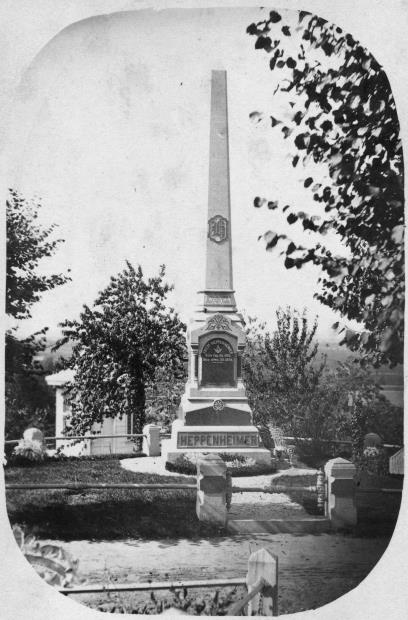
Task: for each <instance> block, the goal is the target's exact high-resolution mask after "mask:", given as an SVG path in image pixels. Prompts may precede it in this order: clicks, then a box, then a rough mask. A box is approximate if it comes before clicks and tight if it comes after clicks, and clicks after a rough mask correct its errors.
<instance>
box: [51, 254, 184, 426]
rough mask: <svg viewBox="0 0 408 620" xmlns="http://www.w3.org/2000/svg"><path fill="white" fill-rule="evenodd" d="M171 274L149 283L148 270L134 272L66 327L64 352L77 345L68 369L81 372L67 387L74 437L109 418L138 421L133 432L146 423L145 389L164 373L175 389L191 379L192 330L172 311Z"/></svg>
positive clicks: (121, 275) (113, 282)
mask: <svg viewBox="0 0 408 620" xmlns="http://www.w3.org/2000/svg"><path fill="white" fill-rule="evenodd" d="M164 276H165V269H164V266H162V267H161V269H160V272H159V274H158V276H156V277H152V278H148V279H145V278H144V275H143V272H142V269H141V267H138V269H134V267H133V266H132V265H131V264H130V263H129V262H127V267H126V268H125V269H124V270H123V271H122V272H121V273H119V274H118V275H117V276H114V277H111V280H110V283H109V285H108V286H107V287H106V288H105V289H104V290H103V291H102V292H100V293H99V295H98V297H97V299H96V300H95V302H94V304H93V307H92V308H89V307H88V306H84V307H83V311H82V312H81V315H80V318H79V320H73V321H69V320H67V321H65V322H64V323H63V324H62V328H63V338H62V339H61V340H60V341H59V342H58V343H57V345H56V346H57V347H58V346H62V345H63V344H65V343H66V342H68V341H72V342H73V349H72V356H71V358H70V359H69V360H68V361H66V362H65V366H68V367H70V368H72V369H73V370H74V380H73V381H72V383H71V384H69V385H68V386H67V391H66V397H67V399H68V401H69V402H70V403H71V407H72V416H71V420H70V431H72V432H73V433H74V434H82V433H85V432H87V431H89V430H90V429H91V428H92V425H93V424H94V423H100V422H102V421H103V419H104V418H105V417H115V416H120V417H122V416H128V415H132V414H133V420H134V431H133V432H141V429H142V426H143V424H144V421H145V404H146V387H147V385H148V384H149V383H151V382H153V381H154V379H155V376H156V372H157V369H159V368H163V369H165V371H166V376H167V377H169V376H170V375H171V376H172V377H173V378H174V381H175V382H176V381H177V379H178V378H179V377H182V376H184V365H183V358H184V355H185V337H184V331H185V326H184V324H183V323H182V322H181V321H180V319H179V317H178V315H177V313H176V312H175V311H174V310H173V309H172V308H168V306H167V303H166V302H167V300H166V298H167V294H168V293H169V292H170V291H171V290H172V288H173V287H172V286H170V285H169V284H167V283H166V282H165V281H164Z"/></svg>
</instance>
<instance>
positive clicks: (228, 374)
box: [162, 71, 271, 463]
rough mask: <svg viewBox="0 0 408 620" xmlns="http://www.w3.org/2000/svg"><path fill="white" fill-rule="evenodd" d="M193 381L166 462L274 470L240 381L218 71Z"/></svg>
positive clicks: (190, 334)
mask: <svg viewBox="0 0 408 620" xmlns="http://www.w3.org/2000/svg"><path fill="white" fill-rule="evenodd" d="M187 347H188V379H187V383H186V388H185V392H184V394H183V397H182V399H181V403H180V407H179V411H178V418H177V420H175V421H174V422H173V425H172V435H171V439H169V440H167V441H165V442H163V445H162V456H163V459H164V460H165V461H166V462H172V463H175V462H176V461H177V459H178V458H180V457H182V456H186V455H188V456H190V457H192V458H193V459H194V457H197V456H198V455H199V454H202V453H204V452H207V453H208V452H217V453H226V452H228V453H232V454H239V455H246V456H249V457H251V458H253V459H254V460H256V461H257V462H263V463H270V461H271V455H270V452H269V450H266V449H265V448H263V447H262V445H261V440H260V435H259V431H258V429H257V428H256V427H255V426H253V423H252V413H251V409H250V406H249V404H248V399H247V397H246V393H245V387H244V385H243V382H242V377H241V357H242V354H243V350H244V347H245V331H244V321H243V318H242V316H241V315H240V314H239V313H238V312H237V308H236V304H235V297H234V290H233V280H232V244H231V204H230V179H229V152H228V103H227V74H226V72H225V71H213V72H212V78H211V126H210V159H209V181H208V222H207V239H206V271H205V288H204V289H203V290H201V291H199V305H198V308H197V312H196V313H195V316H194V317H193V319H192V321H191V323H190V326H189V328H188V331H187Z"/></svg>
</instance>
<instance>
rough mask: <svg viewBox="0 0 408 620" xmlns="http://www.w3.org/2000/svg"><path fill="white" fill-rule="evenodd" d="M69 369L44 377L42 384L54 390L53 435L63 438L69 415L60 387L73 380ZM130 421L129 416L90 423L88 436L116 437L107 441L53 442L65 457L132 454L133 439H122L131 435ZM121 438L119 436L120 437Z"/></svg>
mask: <svg viewBox="0 0 408 620" xmlns="http://www.w3.org/2000/svg"><path fill="white" fill-rule="evenodd" d="M73 374H74V373H73V371H72V370H71V369H66V370H61V371H60V372H57V373H56V374H54V375H48V377H46V379H45V380H46V382H47V383H48V385H50V386H52V387H53V388H55V436H56V437H63V435H64V431H65V428H66V426H67V422H68V419H69V417H70V415H71V407H70V405H69V403H67V401H66V399H65V398H64V394H63V392H64V387H65V385H66V384H67V383H68V382H69V381H71V380H72V379H73ZM132 427H133V420H132V419H131V417H130V418H129V416H124V417H122V419H120V418H119V417H115V418H105V419H104V421H103V422H102V424H94V425H93V427H92V430H91V432H90V433H89V435H93V434H94V433H97V435H96V437H98V435H109V436H112V435H116V436H115V437H109V438H107V439H103V438H99V437H98V438H96V439H87V440H84V441H80V442H75V441H72V440H68V439H63V440H57V442H56V445H57V447H58V446H63V447H62V452H63V453H64V454H66V455H67V456H74V455H75V456H77V455H90V456H91V455H100V454H134V453H135V452H136V444H135V442H134V440H132V439H130V438H127V437H123V435H129V434H131V433H132V432H133V431H132ZM118 435H119V436H118ZM121 435H122V436H121Z"/></svg>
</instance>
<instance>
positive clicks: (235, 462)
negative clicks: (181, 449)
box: [166, 452, 276, 476]
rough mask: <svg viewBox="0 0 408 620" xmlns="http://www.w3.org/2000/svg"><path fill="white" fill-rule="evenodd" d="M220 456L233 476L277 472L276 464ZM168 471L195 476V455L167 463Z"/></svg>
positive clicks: (243, 457)
mask: <svg viewBox="0 0 408 620" xmlns="http://www.w3.org/2000/svg"><path fill="white" fill-rule="evenodd" d="M218 456H220V457H221V458H222V460H223V461H224V462H225V463H226V464H227V468H228V469H229V470H230V471H231V475H232V476H259V475H261V474H270V473H273V472H274V471H276V466H275V464H274V463H272V465H267V464H266V463H257V462H256V461H255V459H252V458H250V457H247V456H244V455H243V454H234V453H230V452H221V453H219V455H218ZM166 469H167V470H168V471H171V472H176V473H179V474H185V475H187V476H195V475H196V474H197V465H196V457H195V456H194V455H192V456H191V457H188V456H186V455H184V454H183V455H180V456H179V457H177V459H176V461H175V462H174V463H170V462H167V463H166Z"/></svg>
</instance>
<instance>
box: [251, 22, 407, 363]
mask: <svg viewBox="0 0 408 620" xmlns="http://www.w3.org/2000/svg"><path fill="white" fill-rule="evenodd" d="M247 32H248V33H249V34H250V35H253V36H255V37H256V43H255V48H256V49H260V50H264V51H265V52H266V53H267V54H268V58H269V65H270V69H271V70H272V71H274V72H276V71H280V72H281V79H280V81H279V84H278V87H277V90H279V91H280V92H282V93H286V97H287V106H288V112H289V116H290V118H289V120H284V121H283V120H280V119H277V118H275V117H274V116H271V117H270V122H271V126H272V127H273V128H275V131H276V130H277V129H280V130H281V131H282V133H283V136H284V138H285V139H287V140H289V141H290V142H291V144H292V145H293V148H294V151H293V159H292V164H293V166H294V167H296V166H297V165H298V164H299V163H300V164H303V166H305V167H309V168H310V169H309V171H308V172H309V174H308V172H307V171H305V177H306V178H304V186H305V187H306V188H309V189H310V191H311V193H312V196H313V199H314V201H315V202H316V206H317V208H318V212H317V214H315V215H310V214H307V213H304V212H303V211H298V210H297V209H296V208H291V207H290V206H288V205H286V206H284V207H283V208H281V207H279V205H278V204H277V202H276V201H269V202H268V207H269V208H271V209H278V210H279V211H280V212H281V213H284V214H285V217H286V218H287V221H288V222H289V224H295V223H297V225H298V226H299V225H300V224H301V225H302V227H303V230H304V231H308V232H312V233H316V234H317V235H318V237H317V239H318V240H317V242H315V243H313V242H312V243H311V244H310V243H309V247H304V246H301V245H298V244H295V243H293V241H291V240H289V239H287V238H286V237H285V235H279V234H278V233H277V232H273V231H268V232H267V233H266V234H265V240H266V247H267V249H269V250H271V249H272V248H274V247H277V246H278V245H279V246H280V247H281V248H282V246H283V249H282V252H281V253H282V254H283V255H284V257H285V266H286V268H287V269H292V268H294V267H295V268H297V269H300V268H301V267H302V266H303V265H304V264H305V263H307V262H309V261H311V262H312V263H313V264H314V265H317V266H318V267H320V269H321V271H322V276H321V277H320V279H319V282H320V287H319V291H318V292H317V293H316V295H315V297H316V298H317V299H318V300H319V301H320V302H321V303H323V304H325V305H327V306H329V307H331V308H333V309H335V310H337V311H339V312H340V313H341V315H342V316H343V317H345V318H346V319H349V320H351V319H355V320H357V321H358V322H360V324H361V326H362V327H361V331H358V332H357V331H355V330H352V329H347V328H346V326H343V325H341V326H340V328H341V329H340V331H341V332H342V333H343V334H344V337H343V341H342V343H343V344H344V343H345V344H347V346H348V347H349V348H350V349H351V350H353V351H359V352H360V353H361V354H362V356H363V357H364V359H365V360H368V361H371V362H373V363H374V364H375V365H376V366H378V365H380V364H381V363H389V364H390V365H395V364H397V363H401V362H402V359H403V330H404V291H405V288H404V250H403V225H404V207H403V205H404V196H403V155H402V146H401V140H400V136H399V122H398V116H397V111H396V106H395V102H394V99H393V96H392V92H391V88H390V85H389V82H388V79H387V76H386V74H385V72H384V70H383V68H382V67H381V66H380V64H379V63H378V62H377V61H376V59H375V58H373V56H372V55H371V54H370V53H369V52H368V51H367V50H366V49H365V48H364V47H363V46H362V45H361V44H360V43H359V42H358V41H355V40H354V38H353V37H352V36H351V35H350V34H345V33H344V32H343V31H342V30H341V29H340V28H338V27H336V26H335V25H334V24H330V23H328V22H327V21H326V20H324V19H322V18H320V17H317V16H315V15H312V14H310V13H307V12H305V11H300V12H299V18H298V23H297V24H290V23H285V24H284V23H283V21H282V16H281V15H280V14H279V13H277V12H276V11H272V12H271V13H270V15H269V19H266V20H265V21H262V22H259V23H257V24H251V25H250V26H249V27H248V29H247ZM290 38H291V39H292V42H291V45H290V46H289V45H288V44H287V43H288V41H289V39H290ZM294 50H295V51H294ZM295 95H297V103H296V102H295V101H294V98H295ZM251 117H252V118H253V119H258V120H259V113H255V112H254V113H252V114H251ZM319 167H320V168H319ZM318 168H319V169H321V170H323V171H324V177H321V178H320V177H319V178H317V179H316V178H313V176H312V175H311V174H312V173H310V170H311V169H313V175H314V176H315V171H316V170H317V169H318ZM265 203H266V201H265V199H262V198H260V197H257V198H255V201H254V204H255V206H256V207H260V206H262V205H263V204H265ZM328 233H332V234H334V235H336V236H337V237H338V238H340V239H341V241H342V242H343V244H344V246H345V248H346V253H345V255H341V256H340V255H335V254H334V253H333V252H332V251H331V250H330V248H329V247H326V246H325V245H324V242H323V240H322V239H321V236H322V235H326V234H328ZM305 242H307V239H306V238H305ZM333 327H334V328H335V329H338V327H339V324H338V323H336V324H335V325H334V326H333Z"/></svg>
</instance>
